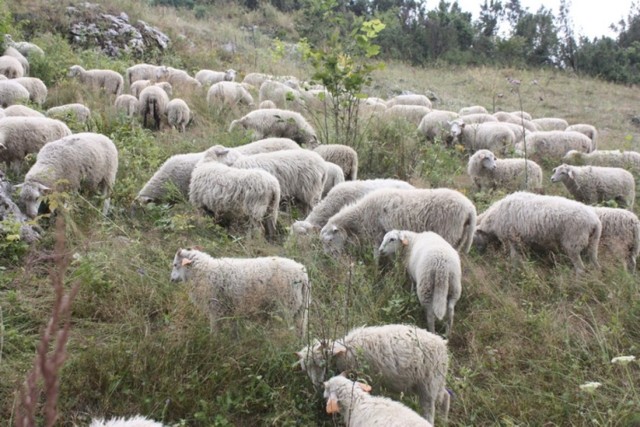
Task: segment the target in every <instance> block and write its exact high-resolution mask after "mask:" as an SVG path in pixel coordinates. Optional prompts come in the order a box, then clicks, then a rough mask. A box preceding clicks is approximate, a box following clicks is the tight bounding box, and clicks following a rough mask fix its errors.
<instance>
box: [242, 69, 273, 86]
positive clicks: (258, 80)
mask: <svg viewBox="0 0 640 427" xmlns="http://www.w3.org/2000/svg"><path fill="white" fill-rule="evenodd" d="M272 77H273V76H271V75H269V74H264V73H249V74H247V75H246V76H244V79H243V80H242V83H246V84H250V85H251V86H253V87H255V88H256V89H259V88H260V86H262V83H264V82H265V80H269V79H271V78H272Z"/></svg>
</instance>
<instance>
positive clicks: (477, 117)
mask: <svg viewBox="0 0 640 427" xmlns="http://www.w3.org/2000/svg"><path fill="white" fill-rule="evenodd" d="M457 120H462V121H463V122H464V123H465V124H467V125H473V124H476V125H477V124H480V123H486V122H497V121H498V119H496V118H495V117H494V116H493V115H492V114H487V113H474V114H467V115H465V116H462V115H461V116H460V118H459V119H457Z"/></svg>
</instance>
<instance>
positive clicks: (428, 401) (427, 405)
mask: <svg viewBox="0 0 640 427" xmlns="http://www.w3.org/2000/svg"><path fill="white" fill-rule="evenodd" d="M417 387H418V395H419V399H420V406H421V407H422V411H423V417H424V418H425V419H426V420H427V421H429V422H430V423H431V425H433V420H434V418H435V412H436V399H435V396H433V395H432V393H431V390H429V388H427V385H426V384H419V385H418V386H417Z"/></svg>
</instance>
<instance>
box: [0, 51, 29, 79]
mask: <svg viewBox="0 0 640 427" xmlns="http://www.w3.org/2000/svg"><path fill="white" fill-rule="evenodd" d="M0 74H2V75H4V76H5V77H7V78H8V79H17V78H18V77H24V74H25V73H24V67H23V66H22V64H21V63H20V61H19V60H18V59H17V58H14V57H13V56H9V55H2V56H0Z"/></svg>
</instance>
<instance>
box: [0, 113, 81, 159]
mask: <svg viewBox="0 0 640 427" xmlns="http://www.w3.org/2000/svg"><path fill="white" fill-rule="evenodd" d="M68 135H71V130H70V129H69V128H68V127H67V125H66V124H64V123H63V122H61V121H60V120H54V119H50V118H46V117H5V118H3V119H0V161H2V162H5V163H6V164H7V165H11V166H12V168H13V169H14V170H16V171H17V170H18V169H19V166H20V164H21V163H22V162H23V161H24V158H25V156H26V155H27V154H30V153H37V152H38V151H39V150H40V149H41V148H42V147H43V146H44V145H45V144H46V143H47V142H50V141H55V140H58V139H60V138H62V137H65V136H68Z"/></svg>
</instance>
